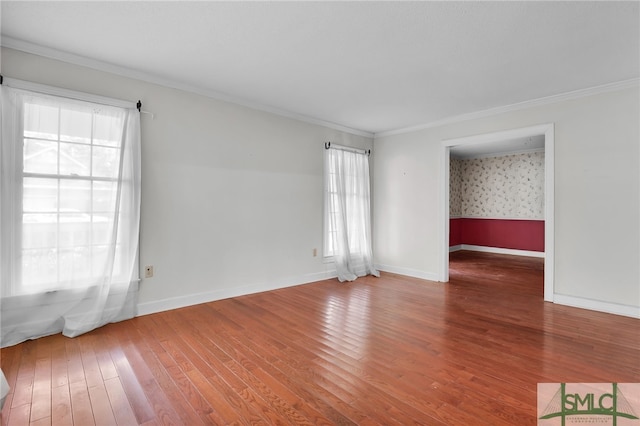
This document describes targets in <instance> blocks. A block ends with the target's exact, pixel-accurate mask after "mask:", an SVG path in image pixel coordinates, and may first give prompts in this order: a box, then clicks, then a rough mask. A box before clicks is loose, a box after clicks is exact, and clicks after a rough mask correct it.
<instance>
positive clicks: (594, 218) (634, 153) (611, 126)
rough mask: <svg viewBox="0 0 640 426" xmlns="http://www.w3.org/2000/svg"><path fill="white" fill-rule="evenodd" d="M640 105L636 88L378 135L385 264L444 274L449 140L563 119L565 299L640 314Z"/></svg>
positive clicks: (376, 225)
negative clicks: (444, 170) (444, 204)
mask: <svg viewBox="0 0 640 426" xmlns="http://www.w3.org/2000/svg"><path fill="white" fill-rule="evenodd" d="M639 103H640V102H639V90H638V88H637V87H636V88H633V89H623V90H618V91H615V92H609V93H603V94H598V95H592V96H588V97H583V98H579V99H574V100H569V101H563V102H557V103H554V104H550V105H544V106H537V107H530V108H526V109H521V110H517V111H511V112H506V113H502V114H499V115H494V116H491V117H486V118H481V119H475V120H468V121H462V122H458V123H455V124H448V125H442V126H437V127H432V128H426V129H422V130H418V131H413V132H409V133H403V134H396V135H391V136H383V137H376V138H375V141H374V149H375V153H376V155H375V157H374V165H375V167H374V199H373V203H374V207H373V210H374V212H375V214H374V222H373V235H374V253H375V255H376V260H377V263H378V264H379V265H380V267H381V268H382V269H388V270H394V271H396V272H404V273H409V274H413V275H416V276H422V277H434V278H435V277H438V276H439V272H440V271H439V267H440V260H439V259H441V257H442V256H445V255H446V254H445V253H441V251H442V250H441V247H442V244H441V243H440V241H441V240H440V239H441V238H442V230H441V229H440V228H439V224H440V223H442V219H443V218H440V214H441V213H440V212H441V211H443V209H442V208H441V206H440V205H439V203H440V202H441V201H440V200H442V199H444V197H441V194H440V191H441V188H442V187H443V185H442V182H441V179H442V176H443V175H444V174H443V173H442V170H441V168H442V167H448V164H446V165H445V164H442V161H441V157H442V156H441V151H440V149H441V145H442V141H443V140H445V139H454V138H460V137H465V136H472V135H478V134H485V133H493V132H499V131H503V130H509V129H515V128H520V127H527V126H533V125H538V124H545V123H555V200H554V206H555V210H554V211H555V234H554V235H555V257H554V263H555V277H554V278H555V293H556V297H555V300H556V301H557V302H562V303H567V304H576V305H579V306H584V307H591V308H594V309H600V308H603V307H604V309H602V310H607V309H609V308H613V309H609V310H614V311H616V310H617V311H619V312H623V313H625V314H630V315H632V316H639V317H640V268H639V264H640V219H639V218H640V207H639V203H640V200H639V198H640V197H639V196H640V174H639V169H640V150H639V146H640V142H639V140H640V132H639V129H640V107H639ZM618 308H619V309H618Z"/></svg>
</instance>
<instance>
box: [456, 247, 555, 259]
mask: <svg viewBox="0 0 640 426" xmlns="http://www.w3.org/2000/svg"><path fill="white" fill-rule="evenodd" d="M458 250H470V251H481V252H485V253H497V254H510V255H513V256H528V257H541V258H544V252H542V251H530V250H516V249H506V248H500V247H487V246H474V245H471V244H459V245H457V246H451V247H449V252H454V251H458Z"/></svg>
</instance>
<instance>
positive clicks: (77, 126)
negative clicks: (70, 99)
mask: <svg viewBox="0 0 640 426" xmlns="http://www.w3.org/2000/svg"><path fill="white" fill-rule="evenodd" d="M91 117H92V114H91V113H90V112H84V111H73V110H69V109H63V110H62V111H61V112H60V140H63V141H70V142H82V143H91Z"/></svg>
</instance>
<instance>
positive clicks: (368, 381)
mask: <svg viewBox="0 0 640 426" xmlns="http://www.w3.org/2000/svg"><path fill="white" fill-rule="evenodd" d="M450 270H451V272H450V274H451V281H450V283H449V284H441V283H434V282H429V281H423V280H418V279H413V278H407V277H404V276H399V275H393V274H383V275H382V277H381V278H373V277H366V278H360V279H358V280H357V281H355V282H353V283H344V284H341V283H338V282H337V281H336V280H329V281H322V282H318V283H313V284H308V285H302V286H297V287H291V288H286V289H281V290H277V291H271V292H267V293H261V294H255V295H248V296H243V297H238V298H233V299H227V300H222V301H218V302H213V303H206V304H202V305H198V306H193V307H189V308H184V309H179V310H174V311H170V312H164V313H159V314H154V315H148V316H143V317H139V318H135V319H133V320H130V321H124V322H121V323H118V324H110V325H108V326H106V327H103V328H101V329H98V330H95V331H94V332H91V333H89V334H86V335H83V336H80V337H77V338H75V339H68V338H65V337H62V336H61V335H55V336H50V337H46V338H41V339H38V340H34V341H29V342H25V343H23V344H20V345H16V346H13V347H9V348H5V349H2V351H1V356H2V359H1V365H2V369H3V370H4V372H5V374H6V376H7V379H8V381H9V384H10V385H11V393H10V394H9V396H8V398H7V401H6V404H5V408H4V410H3V411H2V425H50V424H51V425H82V426H86V425H127V426H128V425H136V424H137V425H149V426H150V425H165V424H166V425H203V424H204V425H209V424H225V425H226V424H265V425H271V424H275V425H322V424H326V425H330V424H331V425H333V424H338V425H349V424H362V425H373V424H384V425H393V424H402V425H406V424H425V425H482V424H488V425H502V424H504V425H534V424H536V389H537V388H536V386H537V383H539V382H621V383H624V382H640V320H637V319H632V318H625V317H620V316H615V315H609V314H604V313H597V312H591V311H586V310H580V309H575V308H570V307H564V306H559V305H554V304H550V303H544V302H543V301H542V294H543V282H542V280H543V261H542V259H536V258H524V257H512V256H505V255H495V254H486V253H473V252H456V253H453V254H452V255H451V268H450ZM606 285H607V283H603V287H604V286H606Z"/></svg>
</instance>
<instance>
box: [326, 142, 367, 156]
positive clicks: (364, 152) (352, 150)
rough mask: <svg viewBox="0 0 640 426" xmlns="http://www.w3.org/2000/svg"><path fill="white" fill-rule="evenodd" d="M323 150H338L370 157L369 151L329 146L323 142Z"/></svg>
mask: <svg viewBox="0 0 640 426" xmlns="http://www.w3.org/2000/svg"><path fill="white" fill-rule="evenodd" d="M324 149H338V150H340V151H348V152H355V153H357V154H366V155H371V150H370V149H358V148H351V147H350V146H342V145H331V142H325V143H324Z"/></svg>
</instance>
